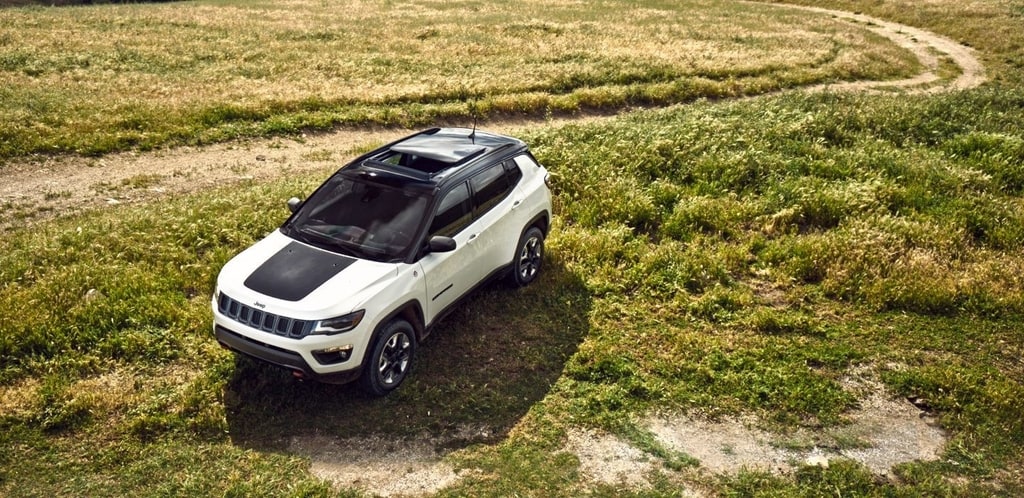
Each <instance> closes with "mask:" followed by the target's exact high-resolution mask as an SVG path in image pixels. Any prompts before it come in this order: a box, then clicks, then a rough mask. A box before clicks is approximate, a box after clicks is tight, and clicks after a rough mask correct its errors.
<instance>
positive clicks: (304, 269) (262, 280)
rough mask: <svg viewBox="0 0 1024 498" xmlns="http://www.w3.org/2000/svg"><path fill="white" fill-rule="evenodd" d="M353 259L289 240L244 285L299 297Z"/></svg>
mask: <svg viewBox="0 0 1024 498" xmlns="http://www.w3.org/2000/svg"><path fill="white" fill-rule="evenodd" d="M355 262H356V260H355V259H353V258H349V257H346V256H342V255H340V254H334V253H330V252H327V251H321V250H319V249H314V248H312V247H309V246H307V245H305V244H300V243H298V242H292V243H290V244H288V245H287V246H285V247H284V248H283V249H281V250H280V251H278V252H277V254H275V255H273V256H271V257H270V259H268V260H267V261H265V262H264V263H263V264H262V265H260V267H259V268H257V269H256V271H254V272H252V275H249V278H247V279H245V286H246V287H248V288H250V289H252V290H254V291H256V292H259V293H261V294H265V295H267V296H270V297H275V298H277V299H283V300H285V301H300V300H302V298H304V297H306V296H308V295H309V293H310V292H313V291H314V290H316V289H317V287H320V286H321V285H323V284H324V282H327V281H328V280H330V279H331V277H333V276H335V275H337V274H338V273H341V271H342V270H344V269H345V268H348V267H349V265H351V264H352V263H355Z"/></svg>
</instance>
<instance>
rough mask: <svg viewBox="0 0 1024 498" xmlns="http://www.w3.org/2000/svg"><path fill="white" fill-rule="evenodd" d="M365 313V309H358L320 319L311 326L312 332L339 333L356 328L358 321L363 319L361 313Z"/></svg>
mask: <svg viewBox="0 0 1024 498" xmlns="http://www.w3.org/2000/svg"><path fill="white" fill-rule="evenodd" d="M365 314H366V310H359V311H354V312H352V313H349V314H347V315H342V316H336V317H334V318H328V319H326V320H320V321H318V322H316V326H315V327H313V332H312V333H313V334H324V335H331V334H340V333H342V332H347V331H349V330H352V329H354V328H356V325H359V322H361V321H362V320H363V315H365Z"/></svg>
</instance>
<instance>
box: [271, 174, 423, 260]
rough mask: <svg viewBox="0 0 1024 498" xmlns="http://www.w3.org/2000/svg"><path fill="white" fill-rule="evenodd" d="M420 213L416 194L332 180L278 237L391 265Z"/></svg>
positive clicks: (406, 246) (403, 250)
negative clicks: (388, 262) (294, 239)
mask: <svg viewBox="0 0 1024 498" xmlns="http://www.w3.org/2000/svg"><path fill="white" fill-rule="evenodd" d="M426 209H427V198H426V197H424V196H422V195H421V194H418V193H414V192H406V191H403V190H401V189H397V188H393V187H388V186H384V185H378V184H373V183H365V182H361V181H358V180H356V181H353V180H352V179H350V178H345V177H343V176H341V175H335V176H333V177H332V178H331V179H330V180H328V181H327V184H326V185H325V186H324V188H322V189H320V190H318V191H317V192H316V193H315V194H313V196H312V197H310V198H309V199H308V200H306V202H305V203H303V205H302V208H301V209H300V210H299V212H298V213H297V214H296V215H295V218H293V220H292V222H291V223H290V224H289V225H286V226H285V227H284V232H285V234H286V235H289V236H291V237H293V238H296V239H299V240H302V241H305V242H307V243H310V244H313V245H316V246H319V247H323V248H325V249H329V250H332V251H335V252H338V253H342V254H348V255H350V256H355V257H359V258H366V259H372V260H375V261H395V260H399V259H402V258H403V257H404V256H405V254H407V252H408V249H409V246H410V245H412V243H413V237H414V236H415V235H416V230H417V228H419V226H420V224H421V222H422V220H423V217H424V215H425V214H426Z"/></svg>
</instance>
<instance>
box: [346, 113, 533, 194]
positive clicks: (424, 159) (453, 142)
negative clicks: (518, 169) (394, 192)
mask: <svg viewBox="0 0 1024 498" xmlns="http://www.w3.org/2000/svg"><path fill="white" fill-rule="evenodd" d="M525 148H526V144H525V143H524V142H523V141H522V140H519V139H517V138H513V137H509V136H505V135H498V134H495V133H488V132H485V131H480V130H472V129H469V128H431V129H429V130H424V131H422V132H419V133H415V134H413V135H409V136H407V137H405V138H402V139H399V140H397V141H395V142H392V143H390V144H388V145H385V146H383V147H380V148H378V149H375V150H373V151H371V152H368V153H366V154H364V155H362V156H360V157H359V158H357V159H356V160H354V161H352V162H351V163H350V164H348V165H347V166H345V167H344V168H343V170H344V171H345V172H346V173H348V174H353V173H354V174H358V175H361V176H370V177H373V178H374V179H378V180H381V181H386V182H389V183H396V182H397V183H402V184H409V183H419V184H422V186H424V187H428V188H429V187H438V186H440V185H441V184H443V183H445V181H446V180H452V181H454V179H455V178H459V177H461V176H463V175H460V174H459V173H460V172H462V171H467V172H468V171H470V170H471V169H472V168H467V166H469V165H471V164H474V163H477V162H479V161H480V160H483V159H484V158H489V159H493V160H500V159H503V158H504V156H506V155H512V154H514V153H516V152H518V151H520V150H522V149H525Z"/></svg>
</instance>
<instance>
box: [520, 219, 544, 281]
mask: <svg viewBox="0 0 1024 498" xmlns="http://www.w3.org/2000/svg"><path fill="white" fill-rule="evenodd" d="M543 260H544V232H542V231H541V230H540V229H539V228H537V227H530V228H529V229H528V230H527V231H526V232H525V233H523V236H522V237H520V238H519V244H517V245H516V255H515V259H514V260H513V261H512V283H514V284H515V285H517V286H520V287H522V286H524V285H527V284H529V283H530V282H533V281H534V280H536V278H537V275H538V274H540V268H541V263H542V262H543Z"/></svg>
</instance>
